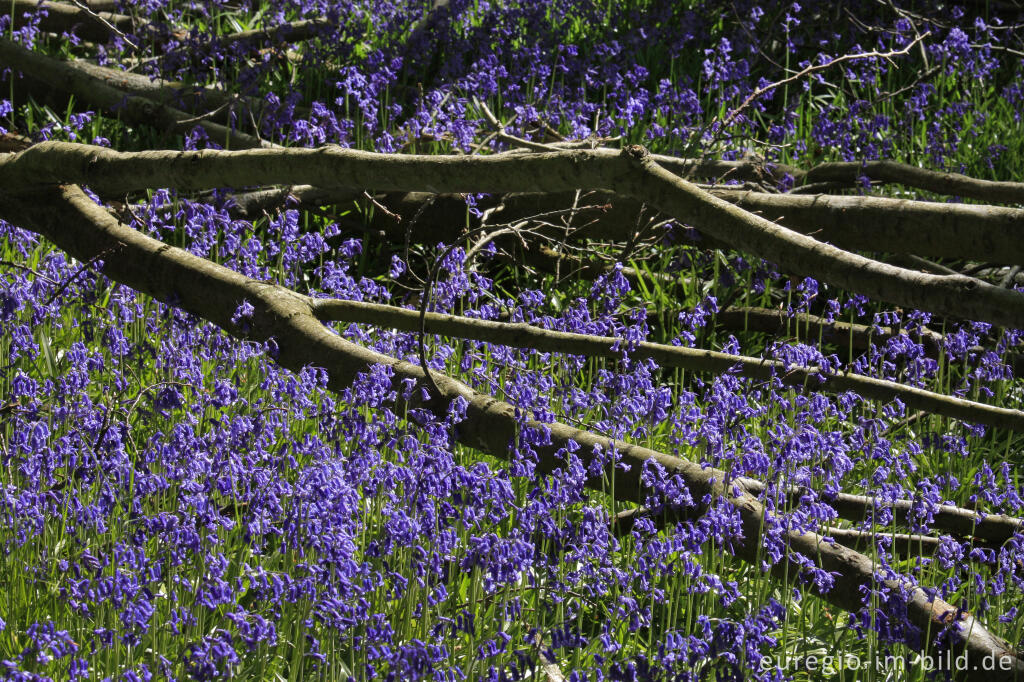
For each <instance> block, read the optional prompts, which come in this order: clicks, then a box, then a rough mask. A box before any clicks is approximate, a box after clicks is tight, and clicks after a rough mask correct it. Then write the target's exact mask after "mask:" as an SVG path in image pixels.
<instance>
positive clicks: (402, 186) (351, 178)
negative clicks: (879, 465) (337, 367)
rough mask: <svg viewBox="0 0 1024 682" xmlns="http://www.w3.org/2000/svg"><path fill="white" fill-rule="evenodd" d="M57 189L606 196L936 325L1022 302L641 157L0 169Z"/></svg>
mask: <svg viewBox="0 0 1024 682" xmlns="http://www.w3.org/2000/svg"><path fill="white" fill-rule="evenodd" d="M58 182H83V183H88V184H89V185H90V186H92V187H93V188H94V189H95V190H97V191H117V192H125V191H130V190H137V189H145V188H150V187H174V188H178V189H206V188H210V187H242V186H253V185H256V186H261V185H272V184H312V185H320V186H327V185H329V186H335V187H338V186H342V187H353V188H373V189H377V190H384V191H415V190H420V191H430V192H438V193H442V192H455V191H465V192H507V191H525V192H532V191H566V190H574V189H577V188H581V187H583V188H591V187H593V188H604V189H608V188H612V189H615V190H617V191H619V192H622V193H626V194H629V195H631V196H633V197H634V198H636V199H639V200H641V201H644V202H645V203H649V204H651V205H653V206H654V207H656V208H658V209H660V210H662V211H663V212H664V213H666V214H667V215H668V216H671V217H672V218H675V219H676V220H678V221H679V222H682V223H685V224H690V225H694V226H696V227H697V228H699V229H700V230H702V231H704V232H706V233H708V234H710V235H711V236H712V237H714V238H716V239H720V240H722V241H724V242H726V243H728V244H731V245H732V246H733V247H735V248H737V249H740V250H742V251H746V252H748V253H753V254H756V255H758V256H761V257H763V258H766V259H767V260H769V261H771V262H774V263H776V264H778V265H779V266H780V267H782V268H784V269H788V270H792V271H794V272H800V273H803V274H805V275H806V276H809V277H814V278H817V279H819V280H822V281H826V282H829V283H831V284H834V285H836V286H838V287H840V288H842V289H846V290H848V291H855V292H858V293H861V294H864V295H867V296H869V297H871V298H875V299H879V300H882V301H887V302H890V303H895V304H897V305H902V306H907V307H910V308H916V309H921V310H929V311H932V312H936V313H940V314H943V315H950V316H953V317H962V318H968V319H973V320H981V321H985V322H990V323H993V324H996V325H1000V326H1006V327H1024V294H1020V293H1017V292H1015V291H1009V290H1006V289H1003V288H1001V287H997V286H993V285H991V284H987V283H985V282H980V281H978V280H976V279H972V278H970V277H962V276H955V275H931V274H925V273H920V272H913V271H910V270H904V269H902V268H897V267H894V266H891V265H886V264H884V263H880V262H878V261H874V260H871V259H869V258H865V257H863V256H858V255H856V254H853V253H849V252H847V251H843V250H842V249H839V248H837V247H835V246H831V245H829V244H825V243H823V242H819V241H817V240H815V239H813V238H811V237H808V236H806V235H803V234H799V233H797V232H793V231H792V230H788V229H786V228H784V227H782V226H779V225H776V224H775V223H772V222H770V221H768V220H765V219H764V218H761V217H758V216H755V215H753V214H751V213H748V212H747V211H744V210H743V209H741V208H739V207H737V206H733V205H732V204H730V203H729V202H727V201H724V200H722V199H719V198H717V197H714V196H712V195H710V194H708V193H707V192H705V191H704V190H701V189H700V188H698V187H696V186H695V185H693V184H692V183H689V182H687V181H685V180H683V179H681V178H680V177H678V176H676V175H674V174H673V173H671V172H669V171H667V170H665V169H664V168H662V167H661V166H659V165H658V164H657V163H655V162H654V161H653V160H651V159H650V158H649V156H648V155H647V154H646V152H645V151H644V150H643V149H642V148H640V147H631V148H629V149H627V150H626V151H625V152H623V153H616V152H612V151H608V150H593V151H585V150H573V151H567V152H545V153H539V154H528V155H493V156H412V155H408V156H407V155H393V154H375V153H372V152H363V151H358V150H353V149H342V148H338V147H323V148H320V149H251V150H245V151H235V152H225V151H210V150H204V151H198V152H171V151H147V152H138V153H122V152H115V151H112V150H109V149H104V148H102V147H93V146H89V145H76V144H68V143H62V142H44V143H41V144H39V145H36V146H35V147H32V148H31V149H28V150H26V151H24V152H21V153H20V154H13V155H9V156H7V157H5V158H2V159H0V187H4V188H5V189H6V190H7V191H9V192H15V191H17V190H18V189H19V188H31V187H33V186H39V185H50V184H54V183H58Z"/></svg>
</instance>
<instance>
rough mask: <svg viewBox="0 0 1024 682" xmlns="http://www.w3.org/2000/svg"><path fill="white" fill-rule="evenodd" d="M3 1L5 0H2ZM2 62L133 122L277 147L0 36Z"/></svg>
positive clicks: (236, 143) (237, 145)
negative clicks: (199, 130) (196, 128)
mask: <svg viewBox="0 0 1024 682" xmlns="http://www.w3.org/2000/svg"><path fill="white" fill-rule="evenodd" d="M0 2H2V0H0ZM0 63H3V64H4V65H5V66H9V67H10V68H12V69H14V70H15V71H21V72H23V73H24V74H26V77H27V78H30V79H31V80H32V81H36V82H37V83H39V84H42V85H45V86H47V87H50V88H54V89H56V90H58V91H60V92H63V93H67V94H70V95H73V96H74V97H75V98H76V99H77V100H79V101H80V102H84V103H86V104H89V105H90V106H94V107H97V108H99V109H103V110H105V111H107V112H108V113H111V114H113V115H115V116H119V117H121V118H122V119H123V120H125V121H126V122H128V123H131V124H134V125H151V126H156V127H158V128H163V129H166V130H173V131H177V132H180V133H184V132H186V131H188V130H191V129H192V128H193V127H194V126H196V125H198V126H200V127H202V128H203V130H205V131H206V132H207V134H208V135H209V136H210V137H211V139H213V140H214V141H215V142H217V143H219V144H222V145H224V146H226V147H230V148H234V149H252V148H259V147H264V148H277V145H273V144H271V143H269V142H265V141H263V140H260V139H258V138H256V137H253V136H252V135H248V134H246V133H243V132H241V131H238V130H233V129H231V128H228V127H227V126H224V125H222V124H220V123H216V122H214V121H209V120H205V119H202V118H200V119H197V118H196V117H194V116H192V115H191V114H188V113H186V112H184V111H181V110H180V109H176V108H175V107H172V106H170V105H169V104H167V103H166V100H165V101H164V102H160V101H154V100H152V99H149V98H148V97H140V96H138V95H132V94H129V93H126V92H124V91H123V90H121V89H119V88H117V87H114V86H113V85H111V84H110V82H109V81H108V79H107V78H103V77H100V76H98V75H96V73H95V70H94V69H82V68H81V67H80V66H79V65H77V64H76V63H74V62H63V61H60V60H58V59H53V58H52V57H47V56H45V55H43V54H42V53H39V52H33V51H31V50H27V49H25V48H24V47H22V46H21V45H18V44H16V43H13V42H11V41H9V40H6V39H3V38H0Z"/></svg>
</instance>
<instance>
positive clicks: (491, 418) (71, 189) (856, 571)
mask: <svg viewBox="0 0 1024 682" xmlns="http://www.w3.org/2000/svg"><path fill="white" fill-rule="evenodd" d="M0 211H2V215H3V216H4V219H6V220H10V221H12V222H14V223H15V224H18V225H20V226H22V227H24V228H27V229H30V230H33V231H36V232H38V233H40V234H42V235H44V236H46V237H48V238H49V239H50V240H52V241H53V242H54V243H56V244H57V246H58V247H60V248H61V249H63V250H65V251H66V252H68V253H69V254H70V255H72V256H73V257H75V258H78V259H79V260H82V261H87V260H89V259H91V258H94V257H95V256H96V255H97V254H100V253H103V254H107V255H105V256H104V257H103V270H104V272H105V273H106V274H107V275H108V276H109V277H111V278H112V279H114V280H116V281H119V282H121V283H123V284H126V285H128V286H130V287H132V288H134V289H137V290H139V291H141V292H143V293H146V294H149V295H150V296H153V297H154V298H156V299H157V300H160V301H163V302H165V303H168V304H171V305H175V306H177V307H180V308H182V309H184V310H187V311H189V312H192V313H194V314H196V315H199V316H200V317H203V318H204V319H206V320H209V321H210V322H213V323H214V324H216V325H218V326H220V327H221V328H223V329H225V330H226V331H228V332H229V333H231V334H233V335H236V336H241V337H244V338H248V339H252V340H258V341H268V340H270V339H273V340H274V342H275V344H276V348H277V352H276V358H275V359H276V361H277V362H279V363H280V364H281V365H283V366H284V367H286V368H289V369H293V370H298V369H300V368H302V367H304V366H306V365H308V364H312V363H315V364H317V365H321V366H323V367H325V368H326V370H327V372H328V375H329V383H328V386H329V388H331V389H332V390H335V391H340V390H343V389H344V388H346V387H347V386H348V385H349V384H350V383H351V382H352V380H353V379H354V378H355V377H356V375H357V374H358V373H359V372H362V371H365V370H366V369H367V368H368V367H370V366H372V365H375V364H384V365H387V366H389V367H391V368H392V370H393V371H394V374H395V378H396V379H406V378H408V379H412V380H415V381H418V382H422V381H423V379H424V374H423V370H422V369H421V368H420V367H419V366H417V365H413V364H410V363H408V362H404V361H401V360H397V359H395V358H392V357H389V356H386V355H382V354H380V353H376V352H374V351H371V350H369V349H367V348H364V347H362V346H359V345H356V344H354V343H351V342H349V341H346V340H345V339H342V338H341V337H339V336H337V335H336V334H334V333H332V332H331V331H330V330H328V329H327V328H326V327H325V326H324V325H323V324H322V323H321V322H320V321H319V320H318V319H317V318H316V317H315V315H314V314H313V306H314V300H313V299H310V298H308V297H306V296H302V295H300V294H297V293H295V292H292V291H289V290H287V289H284V288H282V287H279V286H277V285H274V284H268V283H265V282H258V281H254V280H251V279H248V278H246V277H243V276H242V275H240V274H238V273H237V272H234V271H232V270H229V269H227V268H224V267H223V266H220V265H217V264H215V263H212V262H210V261H207V260H204V259H202V258H199V257H197V256H195V255H193V254H190V253H188V252H186V251H183V250H181V249H177V248H174V247H170V246H168V245H166V244H163V243H161V242H159V241H156V240H154V239H151V238H149V237H147V236H145V235H143V234H141V233H139V232H137V231H135V230H133V229H131V228H129V227H127V226H125V225H123V224H121V223H119V222H118V221H117V220H116V219H115V218H113V216H111V215H110V214H109V213H108V212H107V211H106V210H104V209H103V208H102V207H101V206H99V205H97V204H95V203H94V202H93V201H91V200H90V199H89V198H88V197H87V196H86V195H85V194H84V193H83V192H82V191H81V190H80V189H79V188H78V187H77V186H74V185H71V186H61V187H55V188H54V187H50V188H40V189H36V190H33V191H26V192H24V193H22V194H21V195H19V196H17V197H12V196H9V197H7V198H6V199H5V201H3V202H2V203H0ZM246 300H247V301H249V302H250V303H251V304H252V305H253V307H254V316H253V319H252V323H251V325H250V326H247V328H246V329H245V330H243V329H241V328H240V327H239V326H238V325H236V324H235V323H234V322H232V320H231V318H232V316H233V315H234V313H235V311H236V310H237V308H238V306H239V305H240V304H241V303H242V302H243V301H246ZM435 382H436V384H437V386H438V389H439V392H440V393H441V397H442V400H441V401H434V402H435V403H439V404H431V405H430V407H431V408H432V409H434V410H436V411H440V412H441V413H444V411H445V410H446V409H447V406H448V405H447V404H448V403H450V401H452V400H455V399H456V398H461V399H463V400H465V401H466V403H467V409H466V418H465V420H464V421H463V422H461V423H460V424H459V428H458V429H457V430H456V436H457V438H458V439H459V441H460V442H462V443H463V444H465V445H468V446H470V447H473V448H477V449H479V450H481V451H483V452H486V453H489V454H491V455H494V456H497V457H501V458H507V457H509V453H510V445H511V444H513V443H514V442H515V441H516V438H517V434H518V433H519V429H520V428H521V427H522V426H526V427H527V428H534V429H540V430H542V431H545V432H547V433H548V434H549V435H550V441H549V444H548V445H546V446H539V447H538V448H537V456H538V464H537V469H538V472H539V473H546V472H550V471H553V470H555V469H557V468H559V467H560V466H561V465H562V461H561V458H560V456H559V454H558V451H559V450H560V449H563V448H566V447H567V446H568V445H569V444H570V442H575V443H577V444H578V445H580V446H581V448H580V453H581V455H582V457H583V458H584V459H589V458H591V457H593V456H594V454H595V453H596V452H597V451H603V452H609V451H611V450H613V449H614V450H615V451H617V453H618V454H619V456H620V457H621V460H620V463H619V465H618V466H617V465H616V463H615V462H614V461H610V462H607V463H606V464H605V466H606V467H614V468H615V478H614V480H615V488H614V490H613V491H611V492H612V493H613V494H614V496H615V497H616V499H619V500H623V501H631V502H634V503H637V502H642V501H643V500H644V499H645V497H646V495H647V492H646V491H645V487H644V485H643V483H642V479H641V474H642V473H643V471H644V470H645V468H646V466H648V465H649V464H657V465H659V466H661V467H664V469H665V470H667V471H668V472H669V473H671V474H674V475H678V476H679V477H681V478H682V480H683V481H684V482H685V484H686V486H687V488H688V489H689V491H690V494H691V496H692V498H693V499H694V500H703V499H705V496H708V498H707V499H710V500H712V501H714V500H724V501H725V502H726V503H728V504H729V505H731V506H732V507H733V508H734V509H735V511H736V512H737V513H738V514H739V516H740V518H741V523H742V530H743V532H742V537H741V538H740V539H739V540H737V542H736V543H735V544H734V546H733V552H734V554H735V555H736V556H737V557H738V558H740V559H742V560H744V561H748V562H752V563H755V564H757V565H759V563H760V561H761V559H762V557H761V551H760V549H761V547H760V546H761V543H762V540H763V531H764V529H765V527H766V524H767V523H768V522H769V518H768V514H767V512H766V511H765V509H764V507H763V506H762V505H761V503H760V502H759V501H758V500H757V498H755V497H754V496H753V495H751V494H750V493H749V492H747V491H746V490H745V489H744V488H743V486H741V485H733V484H728V485H727V484H725V483H724V481H725V478H726V474H725V473H724V472H722V471H718V470H716V469H712V468H704V467H702V466H701V465H699V464H697V463H695V462H691V461H689V460H685V459H681V458H676V457H672V456H670V455H666V454H664V453H661V452H657V451H654V450H650V449H648V448H643V447H639V446H635V445H630V444H626V443H622V442H614V441H612V440H610V439H608V438H605V437H602V436H598V435H596V434H594V433H591V432H588V431H582V430H579V429H574V428H572V427H570V426H567V425H565V424H561V423H557V422H555V423H548V424H542V423H538V422H535V421H532V420H531V421H527V422H526V423H525V424H523V423H522V420H521V419H520V418H518V417H517V414H516V409H515V408H514V407H513V406H512V405H510V404H509V403H506V402H502V401H500V400H497V399H495V398H493V397H491V396H488V395H484V394H482V393H479V392H477V391H475V390H473V389H472V388H471V387H469V386H467V385H466V384H464V383H462V382H460V381H457V380H455V379H453V378H451V377H447V376H444V375H435ZM415 393H418V392H414V397H413V398H412V401H416V400H417V396H416V395H415ZM623 464H624V465H626V467H623V466H622V465H623ZM608 473H610V471H609V472H608ZM590 484H591V485H593V486H595V487H597V488H599V489H604V482H603V480H601V479H598V478H591V479H590ZM783 540H784V542H785V543H786V545H787V548H788V552H789V553H788V554H787V555H786V557H785V558H783V559H782V560H781V561H779V562H778V563H776V564H775V565H774V566H772V568H771V571H772V573H773V575H775V576H776V577H777V578H779V579H781V580H785V581H788V582H791V583H794V582H799V581H802V580H804V577H805V575H806V569H805V568H804V567H803V565H802V564H801V560H800V558H801V557H803V558H804V560H807V559H809V560H810V561H813V562H815V563H816V564H817V566H818V567H819V568H820V569H821V570H824V571H827V572H829V573H830V574H832V576H833V577H834V584H833V586H832V587H831V589H826V588H823V587H816V586H814V585H813V584H811V586H810V587H811V589H812V590H813V591H815V592H816V593H818V594H819V595H820V596H822V597H823V598H824V599H826V600H828V601H829V602H831V603H833V604H835V605H836V606H838V607H839V608H842V609H845V610H848V611H857V610H859V609H861V608H862V607H863V605H864V604H863V601H862V596H861V595H862V594H864V593H870V591H871V590H873V589H877V588H879V587H888V588H889V589H892V590H894V591H897V593H899V594H904V595H905V597H906V600H907V604H906V608H907V617H908V618H909V620H910V621H911V622H913V623H914V624H915V625H916V626H917V627H919V628H921V630H922V631H925V632H929V633H935V632H938V631H940V630H942V629H944V628H949V627H954V628H955V629H956V633H957V634H956V635H955V636H954V637H953V641H954V642H955V643H954V646H955V647H957V648H960V649H963V650H964V651H965V652H966V653H967V655H968V657H969V659H970V660H971V661H974V662H976V664H975V665H974V666H973V671H972V672H969V673H968V676H969V678H970V679H976V680H986V681H987V682H992V681H996V680H1013V679H1019V677H1020V676H1021V675H1024V659H1022V658H1021V655H1020V653H1019V652H1017V651H1015V650H1014V648H1013V647H1012V646H1011V645H1010V644H1009V643H1007V642H1005V641H1004V640H1002V639H1000V638H998V637H996V636H995V635H993V634H992V633H990V632H989V631H988V630H987V629H986V628H985V627H984V625H982V624H981V623H980V622H977V621H976V620H975V619H974V618H973V617H972V616H971V615H970V614H966V613H961V612H959V611H958V610H957V609H956V608H954V607H953V606H952V605H950V604H948V603H946V602H944V601H942V600H941V599H938V598H936V597H934V596H929V593H927V592H926V591H925V590H924V589H922V588H921V587H918V586H916V585H913V584H911V583H909V582H908V581H907V580H905V579H890V580H886V581H879V580H878V579H877V576H876V575H875V565H874V564H873V562H872V560H871V559H870V558H869V557H867V556H865V555H863V554H861V553H859V552H856V551H854V550H851V549H848V548H846V547H843V546H841V545H838V544H833V543H829V542H826V541H825V540H824V538H822V537H821V536H820V535H817V534H815V533H798V532H795V531H789V532H787V533H785V534H784V536H783ZM954 618H955V620H954ZM983 659H984V660H994V661H997V662H998V664H999V665H998V666H997V667H996V670H995V671H982V666H981V665H980V663H977V662H980V661H982V660H983Z"/></svg>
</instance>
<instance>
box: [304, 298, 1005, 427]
mask: <svg viewBox="0 0 1024 682" xmlns="http://www.w3.org/2000/svg"><path fill="white" fill-rule="evenodd" d="M311 306H312V311H313V314H314V315H315V316H316V317H317V319H319V320H321V321H334V322H361V323H367V324H373V325H375V326H380V327H389V328H393V329H398V330H401V331H407V332H418V331H420V321H421V317H420V315H421V313H419V312H417V311H415V310H407V309H405V308H398V307H395V306H389V305H384V304H380V303H366V302H362V301H345V300H341V299H315V300H313V302H312V304H311ZM422 320H423V323H424V329H425V331H428V332H431V333H435V334H443V335H446V336H453V337H457V338H461V339H473V340H476V341H485V342H488V343H497V344H501V345H505V346H512V347H514V348H530V349H533V350H537V351H541V352H549V353H566V354H571V355H585V356H590V357H606V358H621V357H622V355H623V353H624V352H626V350H625V341H624V340H622V339H613V338H610V337H604V336H593V335H590V334H573V333H569V332H560V331H554V330H550V329H541V328H539V327H533V326H531V325H528V324H525V323H522V322H519V323H509V322H493V321H490V320H480V319H476V318H470V317H460V316H456V315H444V314H440V313H424V314H423V318H422ZM620 345H621V346H622V347H621V348H620V347H619V346H620ZM628 354H629V355H630V356H631V357H633V358H651V359H653V360H654V361H655V362H657V363H658V364H659V365H660V366H662V367H680V368H682V369H687V370H691V371H696V372H713V373H716V374H722V373H725V372H736V373H738V374H740V375H741V376H745V377H750V378H752V379H758V380H762V381H766V380H770V379H772V378H773V377H778V378H779V380H781V381H782V382H783V383H786V384H790V385H796V386H806V387H807V388H810V389H812V390H824V391H829V392H836V393H842V392H845V391H855V392H857V393H858V394H860V395H862V396H864V397H867V398H871V399H874V400H894V399H899V400H901V401H902V402H903V403H904V404H905V405H906V406H907V407H908V408H911V409H915V410H924V411H926V412H932V413H934V414H940V415H943V416H946V417H952V418H954V419H962V420H964V421H970V422H977V423H980V424H986V425H988V426H992V427H996V428H1003V429H1008V430H1011V431H1018V432H1024V412H1022V411H1020V410H1011V409H1008V408H1005V407H996V406H994V405H985V404H982V403H976V402H972V401H970V400H964V399H962V398H955V397H953V396H947V395H942V394H941V393H933V392H931V391H926V390H924V389H921V388H914V387H912V386H904V385H902V384H898V383H895V382H892V381H885V380H882V379H875V378H872V377H866V376H861V375H857V374H852V373H842V374H824V373H822V372H820V371H819V370H817V369H814V368H805V367H787V366H786V365H784V364H783V363H782V362H780V361H778V360H771V359H768V358H754V357H749V356H743V355H730V354H728V353H718V352H715V351H710V350H702V349H698V348H686V347H683V346H668V345H664V344H658V343H650V342H647V341H643V342H640V343H638V344H636V346H635V347H634V348H632V349H630V350H629V351H628Z"/></svg>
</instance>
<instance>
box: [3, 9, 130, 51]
mask: <svg viewBox="0 0 1024 682" xmlns="http://www.w3.org/2000/svg"><path fill="white" fill-rule="evenodd" d="M87 7H88V8H89V9H88V10H86V9H84V8H82V7H76V6H75V5H74V4H72V3H66V2H54V1H53V0H45V1H44V0H3V2H0V13H3V14H7V13H9V12H11V10H12V9H13V13H12V14H11V16H12V17H13V20H14V27H15V28H20V27H21V26H23V25H25V23H26V19H25V15H26V14H29V15H32V14H34V13H35V12H36V11H37V10H45V11H46V16H44V17H42V18H41V19H40V21H39V28H40V29H42V30H43V31H46V32H47V33H64V32H74V34H75V35H77V36H78V37H79V38H83V39H85V40H91V41H95V42H106V41H107V40H108V39H109V38H111V37H112V36H114V35H117V34H118V33H122V34H123V33H131V31H132V27H133V24H134V19H132V17H129V16H126V15H124V14H115V13H112V12H108V11H103V10H102V9H100V8H97V7H93V5H92V4H91V3H88V4H87ZM112 29H113V30H112Z"/></svg>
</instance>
